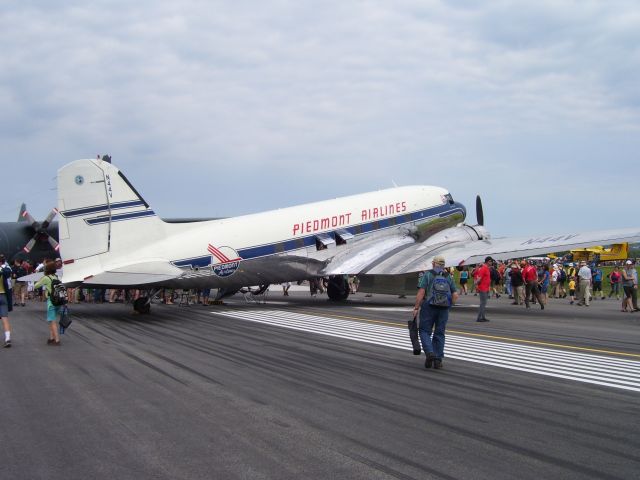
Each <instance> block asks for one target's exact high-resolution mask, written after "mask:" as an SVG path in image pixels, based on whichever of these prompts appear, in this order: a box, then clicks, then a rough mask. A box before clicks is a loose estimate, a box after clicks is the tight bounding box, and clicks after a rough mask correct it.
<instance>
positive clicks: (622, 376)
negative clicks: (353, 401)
mask: <svg viewBox="0 0 640 480" xmlns="http://www.w3.org/2000/svg"><path fill="white" fill-rule="evenodd" d="M213 313H214V314H215V315H220V316H224V317H230V318H235V319H240V320H245V321H250V322H256V323H262V324H265V325H272V326H276V327H282V328H288V329H292V330H298V331H303V332H309V333H316V334H320V335H327V336H330V337H337V338H343V339H347V340H354V341H357V342H365V343H370V344H374V345H381V346H385V347H392V348H398V349H402V350H410V349H411V344H410V342H409V335H408V332H407V329H406V327H405V328H402V327H401V326H400V325H399V326H398V327H395V326H388V325H380V324H370V323H366V322H360V321H355V320H343V319H339V318H332V317H324V316H319V315H309V314H303V313H296V312H291V311H285V310H261V311H258V310H235V311H228V312H213ZM446 356H447V358H448V359H456V360H464V361H468V362H474V363H480V364H485V365H491V366H494V367H502V368H507V369H510V370H518V371H522V372H528V373H534V374H538V375H545V376H548V377H556V378H562V379H567V380H573V381H577V382H584V383H590V384H594V385H602V386H606V387H611V388H618V389H623V390H630V391H634V392H640V361H636V360H628V359H621V358H615V357H609V356H604V355H595V354H591V353H578V352H572V351H565V350H560V349H555V348H549V347H538V346H531V345H521V344H515V343H507V342H499V341H496V340H486V339H480V338H470V337H467V336H464V335H455V334H448V335H447V344H446ZM550 360H552V361H553V367H549V366H548V362H549V361H550Z"/></svg>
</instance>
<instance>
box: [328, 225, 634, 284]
mask: <svg viewBox="0 0 640 480" xmlns="http://www.w3.org/2000/svg"><path fill="white" fill-rule="evenodd" d="M625 242H626V243H635V242H640V228H627V229H618V230H599V231H591V232H583V233H568V234H561V235H558V234H553V235H546V236H530V237H504V238H489V239H482V240H467V241H451V242H442V243H438V244H432V243H429V239H427V240H425V241H424V242H422V243H416V242H415V241H414V240H413V239H412V238H411V237H405V239H404V241H400V239H396V244H395V247H393V245H392V244H391V243H390V242H387V243H388V244H382V245H378V246H376V245H374V244H372V245H369V246H368V247H366V248H364V249H360V250H356V251H354V252H351V255H349V256H342V257H336V258H334V259H333V260H332V261H331V262H330V263H329V265H328V266H327V267H326V268H325V272H326V274H327V275H338V274H363V275H397V274H403V273H412V272H420V271H423V270H428V269H430V268H432V265H431V261H432V259H433V257H435V256H436V255H443V256H444V258H445V260H446V265H447V266H448V267H451V266H459V265H472V264H475V263H482V262H484V259H485V257H487V256H491V257H493V258H494V259H495V260H507V259H511V258H523V257H530V256H535V255H546V254H548V253H551V252H562V251H566V250H572V249H575V248H582V247H590V246H593V245H611V244H614V243H625ZM376 251H377V254H376ZM358 259H360V260H361V261H358Z"/></svg>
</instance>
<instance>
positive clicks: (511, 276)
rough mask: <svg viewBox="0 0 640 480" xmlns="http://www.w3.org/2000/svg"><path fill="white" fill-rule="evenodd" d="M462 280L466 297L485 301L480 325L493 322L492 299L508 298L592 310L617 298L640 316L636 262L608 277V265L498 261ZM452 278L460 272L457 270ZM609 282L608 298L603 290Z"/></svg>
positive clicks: (462, 274) (464, 273)
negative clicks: (556, 301) (563, 302)
mask: <svg viewBox="0 0 640 480" xmlns="http://www.w3.org/2000/svg"><path fill="white" fill-rule="evenodd" d="M459 270H460V271H459V275H458V281H459V285H460V292H461V294H462V295H467V294H473V295H477V296H479V297H480V305H481V307H480V309H481V312H480V313H479V315H478V320H479V321H487V320H486V318H485V317H484V310H483V306H484V305H486V300H487V299H488V298H490V297H492V296H493V297H495V298H500V297H501V296H502V295H507V296H508V297H509V299H511V300H512V302H511V303H512V304H513V305H524V306H525V307H526V308H530V307H531V305H535V304H538V305H539V306H540V308H541V309H542V310H544V307H545V306H546V305H547V303H548V300H549V298H567V297H568V302H569V303H570V304H572V305H574V304H575V305H578V306H589V305H590V302H591V301H592V300H594V299H600V300H605V299H606V298H612V297H615V298H616V299H617V300H621V306H620V310H621V311H623V312H637V311H640V310H639V309H638V295H637V293H638V272H637V270H636V265H635V262H634V261H633V260H626V261H624V262H623V264H622V265H613V266H612V268H611V270H610V271H609V272H608V273H607V274H605V273H604V271H603V268H602V266H600V265H599V264H597V263H589V264H587V262H586V261H584V260H582V261H580V262H577V263H568V264H566V265H565V264H562V263H546V262H536V261H534V260H526V259H522V260H520V259H519V260H508V261H505V262H502V261H498V262H496V261H494V260H493V259H492V258H491V257H487V258H486V261H485V263H483V264H480V265H475V266H471V267H466V266H465V267H462V268H460V269H459ZM451 273H454V272H453V271H452V272H451ZM605 282H608V285H609V288H608V293H606V294H605V288H604V287H603V285H604V284H605Z"/></svg>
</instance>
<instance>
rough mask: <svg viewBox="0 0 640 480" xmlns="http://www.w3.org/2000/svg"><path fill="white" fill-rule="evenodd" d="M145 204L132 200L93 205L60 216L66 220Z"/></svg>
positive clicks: (68, 211) (65, 212)
mask: <svg viewBox="0 0 640 480" xmlns="http://www.w3.org/2000/svg"><path fill="white" fill-rule="evenodd" d="M143 205H144V202H143V201H141V200H130V201H127V202H116V203H111V204H106V203H104V204H102V205H93V206H91V207H83V208H76V209H74V210H65V211H64V212H60V215H62V216H63V217H66V218H70V217H80V216H82V215H90V214H92V213H99V212H106V211H109V210H119V209H122V208H130V207H141V206H143Z"/></svg>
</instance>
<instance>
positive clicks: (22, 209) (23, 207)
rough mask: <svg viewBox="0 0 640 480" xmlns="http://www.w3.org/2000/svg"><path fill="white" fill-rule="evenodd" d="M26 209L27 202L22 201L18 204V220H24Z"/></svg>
mask: <svg viewBox="0 0 640 480" xmlns="http://www.w3.org/2000/svg"><path fill="white" fill-rule="evenodd" d="M26 211H27V204H26V203H23V204H22V205H20V211H19V212H18V222H26V221H27V219H26V216H25V213H26Z"/></svg>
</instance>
